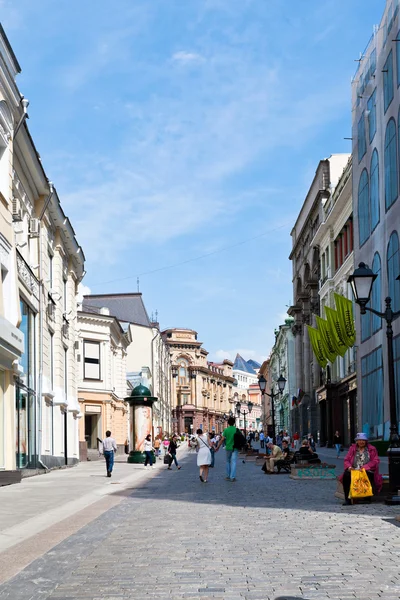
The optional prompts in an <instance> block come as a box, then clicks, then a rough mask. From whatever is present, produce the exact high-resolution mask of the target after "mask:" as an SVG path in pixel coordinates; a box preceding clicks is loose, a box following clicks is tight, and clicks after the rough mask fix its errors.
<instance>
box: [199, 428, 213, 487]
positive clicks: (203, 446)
mask: <svg viewBox="0 0 400 600" xmlns="http://www.w3.org/2000/svg"><path fill="white" fill-rule="evenodd" d="M196 433H197V440H198V442H199V443H198V446H197V448H196V450H197V466H198V467H200V474H199V477H200V481H201V482H202V483H207V478H208V469H209V466H210V464H211V446H210V444H209V441H208V435H207V434H206V433H203V430H202V429H198V430H197V431H196Z"/></svg>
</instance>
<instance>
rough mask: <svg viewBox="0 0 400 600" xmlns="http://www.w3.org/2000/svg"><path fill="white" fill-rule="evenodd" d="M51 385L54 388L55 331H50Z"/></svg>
mask: <svg viewBox="0 0 400 600" xmlns="http://www.w3.org/2000/svg"><path fill="white" fill-rule="evenodd" d="M50 385H51V389H52V390H54V333H51V332H50Z"/></svg>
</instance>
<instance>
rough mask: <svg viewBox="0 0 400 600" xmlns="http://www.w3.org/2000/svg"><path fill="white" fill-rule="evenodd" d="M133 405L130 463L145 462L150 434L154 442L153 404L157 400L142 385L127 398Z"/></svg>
mask: <svg viewBox="0 0 400 600" xmlns="http://www.w3.org/2000/svg"><path fill="white" fill-rule="evenodd" d="M125 401H126V402H129V404H130V405H131V410H130V426H129V437H130V440H129V447H130V450H131V451H130V452H129V456H128V463H142V462H144V454H143V447H144V440H145V438H146V436H147V435H148V434H150V435H151V439H152V440H153V404H154V402H156V401H157V398H155V397H154V396H152V395H151V392H150V390H149V389H148V388H147V387H146V386H144V385H142V384H140V385H138V386H136V387H135V388H133V390H132V392H131V395H130V396H128V397H127V398H125Z"/></svg>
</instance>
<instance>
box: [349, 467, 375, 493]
mask: <svg viewBox="0 0 400 600" xmlns="http://www.w3.org/2000/svg"><path fill="white" fill-rule="evenodd" d="M373 495H374V494H373V491H372V485H371V482H370V480H369V479H368V475H367V474H366V472H365V471H358V470H356V469H355V470H353V471H351V484H350V493H349V498H368V497H369V496H373Z"/></svg>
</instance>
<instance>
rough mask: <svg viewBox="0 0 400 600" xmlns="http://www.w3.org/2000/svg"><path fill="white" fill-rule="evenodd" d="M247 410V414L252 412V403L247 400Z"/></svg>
mask: <svg viewBox="0 0 400 600" xmlns="http://www.w3.org/2000/svg"><path fill="white" fill-rule="evenodd" d="M247 408H248V409H249V413H251V411H252V410H253V403H252V402H251V401H250V400H249V401H248V403H247Z"/></svg>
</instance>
